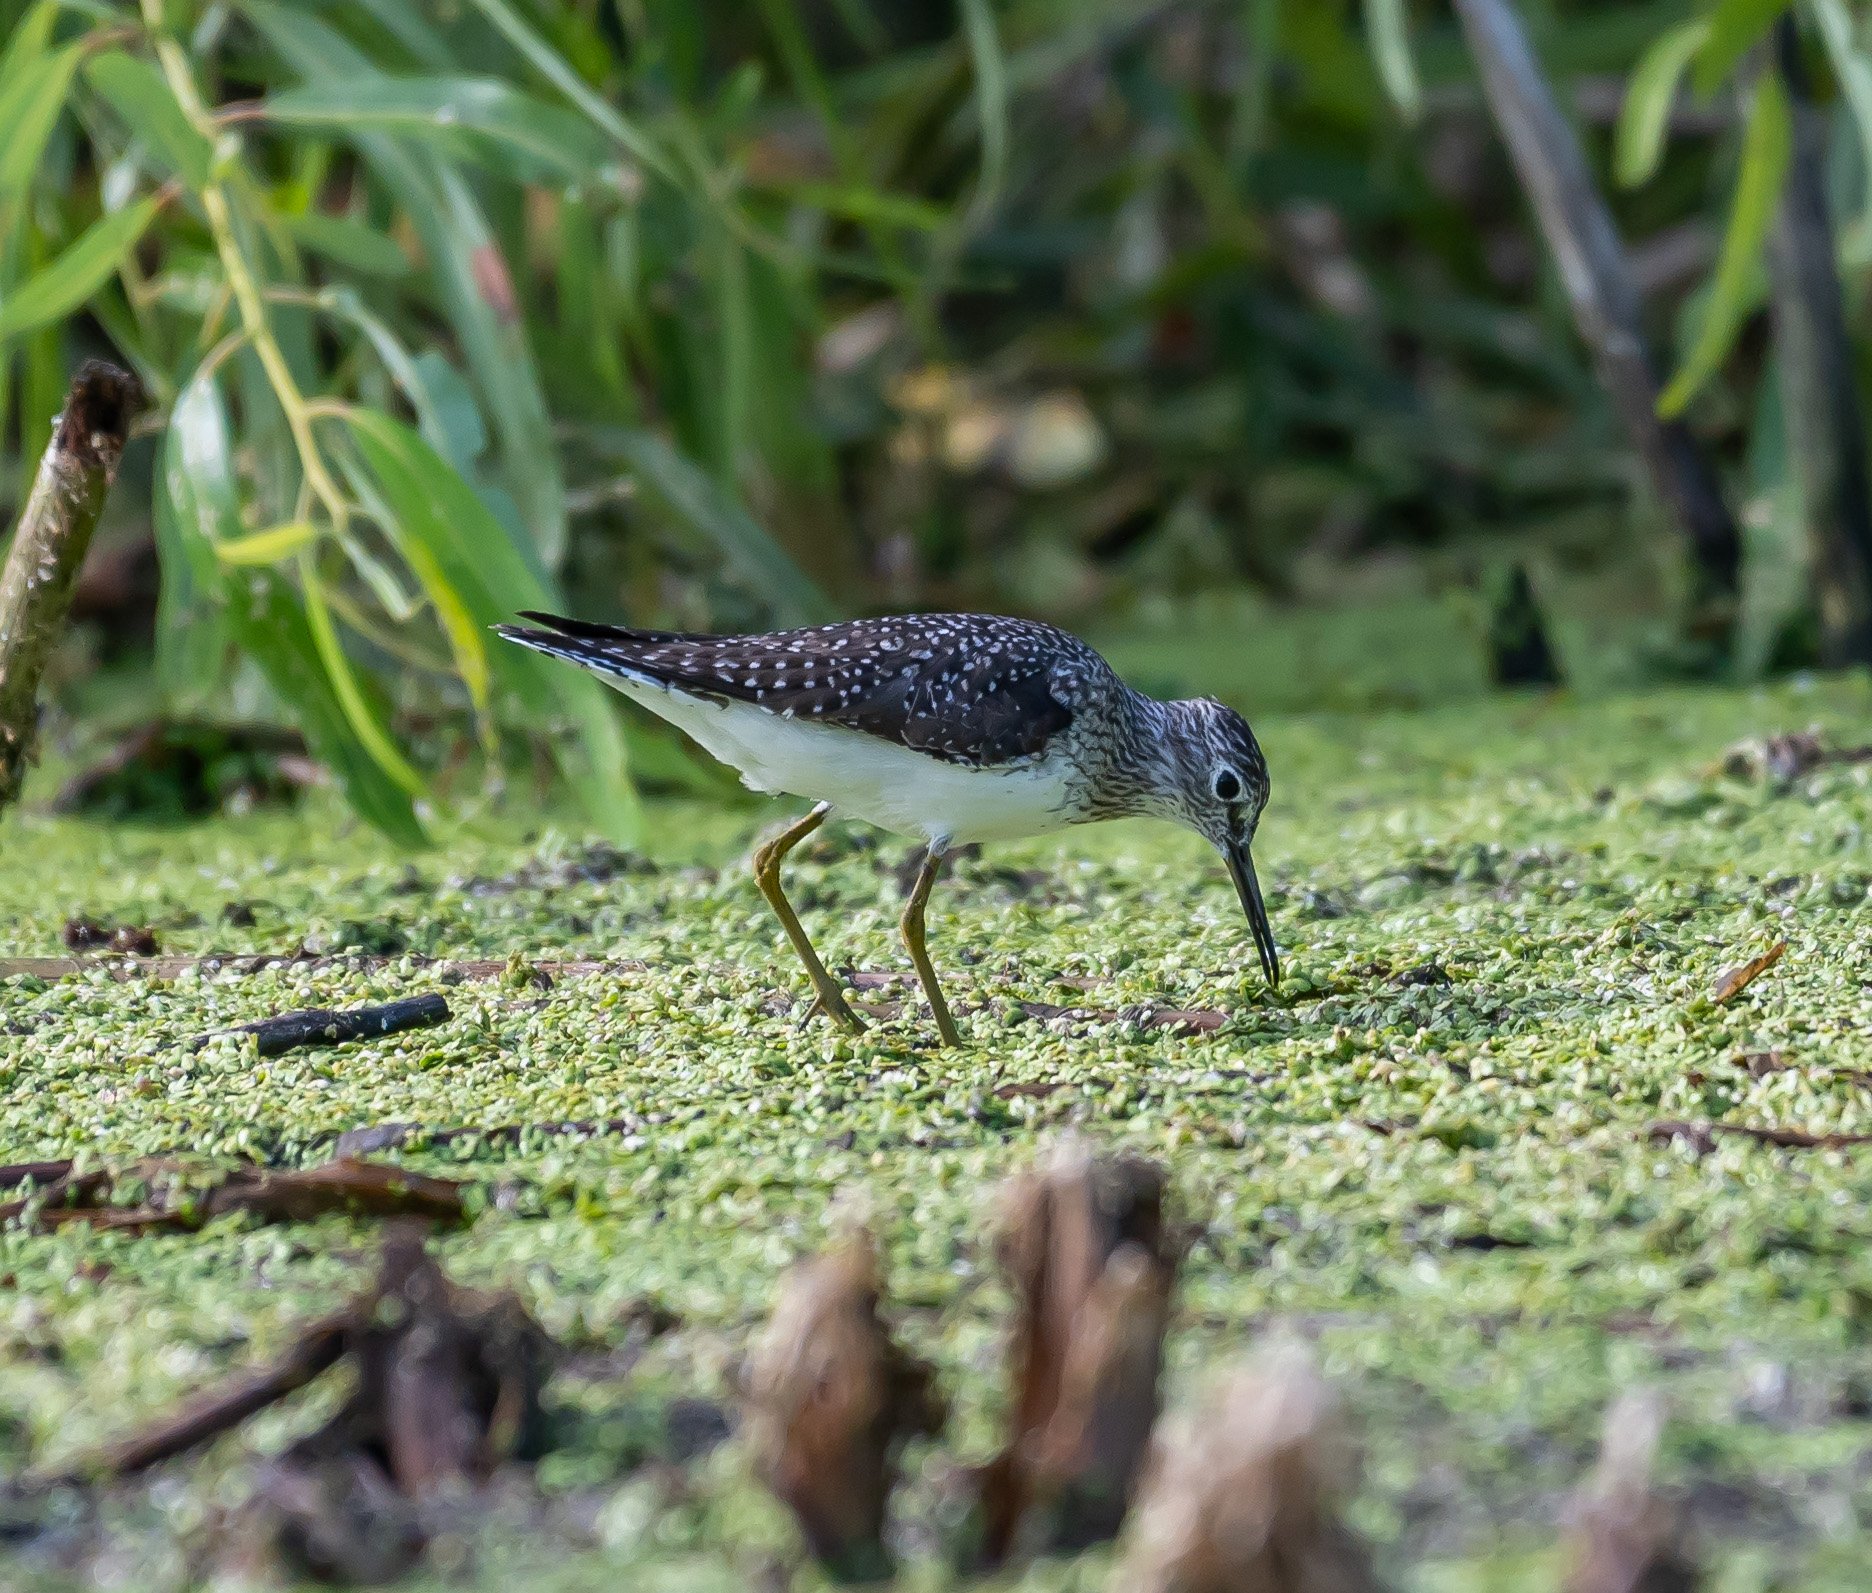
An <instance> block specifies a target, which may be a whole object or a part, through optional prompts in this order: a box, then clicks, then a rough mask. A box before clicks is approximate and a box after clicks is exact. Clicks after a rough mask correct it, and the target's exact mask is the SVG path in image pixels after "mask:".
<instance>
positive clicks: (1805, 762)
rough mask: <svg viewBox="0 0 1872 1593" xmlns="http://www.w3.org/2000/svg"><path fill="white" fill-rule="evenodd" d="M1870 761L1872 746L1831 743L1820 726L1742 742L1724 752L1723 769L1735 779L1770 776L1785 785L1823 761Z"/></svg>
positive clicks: (1767, 779) (1818, 765)
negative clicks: (1844, 745)
mask: <svg viewBox="0 0 1872 1593" xmlns="http://www.w3.org/2000/svg"><path fill="white" fill-rule="evenodd" d="M1866 762H1872V747H1829V746H1828V745H1827V744H1826V742H1825V741H1823V740H1822V739H1821V735H1820V731H1819V730H1818V729H1817V728H1816V729H1811V730H1793V731H1784V732H1782V733H1781V734H1779V735H1773V736H1764V737H1763V738H1762V739H1761V740H1759V741H1743V742H1738V743H1737V744H1736V745H1735V746H1733V747H1731V748H1730V749H1729V751H1728V752H1727V753H1725V754H1724V755H1723V761H1722V772H1723V773H1724V774H1726V775H1728V776H1729V777H1730V778H1731V779H1735V780H1766V781H1768V782H1769V783H1770V784H1772V785H1775V786H1779V787H1782V788H1784V789H1785V788H1786V787H1787V786H1790V785H1792V784H1793V783H1794V782H1795V781H1796V780H1798V779H1799V778H1800V777H1801V776H1802V775H1804V774H1811V773H1813V771H1814V770H1815V769H1818V768H1821V767H1822V766H1823V765H1826V764H1830V763H1849V764H1850V763H1866Z"/></svg>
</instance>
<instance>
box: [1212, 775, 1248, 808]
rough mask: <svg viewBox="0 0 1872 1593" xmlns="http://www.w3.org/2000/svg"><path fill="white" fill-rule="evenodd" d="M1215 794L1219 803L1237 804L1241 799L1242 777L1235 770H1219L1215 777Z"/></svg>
mask: <svg viewBox="0 0 1872 1593" xmlns="http://www.w3.org/2000/svg"><path fill="white" fill-rule="evenodd" d="M1215 794H1216V800H1217V801H1218V802H1237V801H1239V800H1240V799H1241V794H1242V783H1241V776H1240V775H1238V774H1237V773H1236V772H1235V771H1234V770H1233V769H1218V770H1216V777H1215Z"/></svg>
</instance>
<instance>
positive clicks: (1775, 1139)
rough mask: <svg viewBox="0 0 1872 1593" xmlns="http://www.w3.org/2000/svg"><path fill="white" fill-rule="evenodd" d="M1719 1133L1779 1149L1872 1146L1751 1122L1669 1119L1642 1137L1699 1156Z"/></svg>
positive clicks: (1868, 1137)
mask: <svg viewBox="0 0 1872 1593" xmlns="http://www.w3.org/2000/svg"><path fill="white" fill-rule="evenodd" d="M1722 1134H1728V1135H1731V1136H1733V1137H1735V1138H1738V1139H1752V1140H1754V1141H1755V1142H1756V1143H1757V1144H1758V1145H1773V1146H1776V1147H1778V1148H1779V1149H1781V1150H1847V1149H1850V1148H1851V1147H1853V1146H1855V1145H1872V1134H1848V1133H1835V1134H1815V1133H1810V1132H1809V1131H1808V1130H1807V1129H1804V1128H1759V1127H1757V1126H1756V1125H1755V1124H1753V1123H1692V1122H1686V1121H1683V1120H1680V1119H1676V1118H1669V1119H1664V1120H1661V1121H1659V1122H1656V1123H1651V1124H1648V1125H1647V1126H1646V1128H1645V1138H1647V1139H1648V1140H1650V1141H1651V1142H1652V1143H1653V1144H1654V1145H1668V1144H1669V1143H1670V1142H1671V1141H1672V1140H1682V1141H1683V1142H1684V1143H1685V1144H1686V1145H1688V1146H1690V1147H1691V1149H1693V1150H1694V1151H1695V1152H1696V1153H1697V1155H1699V1156H1707V1155H1709V1153H1710V1152H1711V1151H1713V1150H1715V1148H1716V1140H1717V1136H1719V1135H1722Z"/></svg>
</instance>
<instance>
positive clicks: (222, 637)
mask: <svg viewBox="0 0 1872 1593" xmlns="http://www.w3.org/2000/svg"><path fill="white" fill-rule="evenodd" d="M233 457H234V444H233V440H232V438H231V437H230V436H229V432H228V419H227V411H226V408H225V407H224V406H223V404H222V402H221V393H220V389H219V388H217V387H216V386H215V382H214V378H213V376H212V374H210V373H202V374H198V375H196V376H194V377H193V378H191V379H190V380H189V381H188V382H187V383H185V384H184V386H183V388H182V390H181V392H180V393H178V394H177V395H176V400H175V403H174V404H173V405H172V406H171V408H170V411H169V429H168V431H167V432H166V433H165V435H164V437H163V444H162V453H161V459H160V464H159V466H158V478H157V492H156V557H157V562H158V564H159V566H160V568H161V571H162V583H161V585H160V586H159V587H158V589H157V597H156V679H157V682H158V684H159V685H160V686H161V687H162V688H163V690H164V691H165V692H167V693H168V694H169V695H170V696H171V697H173V698H174V699H176V700H177V701H180V702H192V701H194V700H196V699H199V698H201V697H203V696H205V695H206V694H207V693H209V692H212V691H213V690H214V689H215V687H216V685H217V684H218V683H219V681H220V679H221V670H222V664H223V662H224V660H225V655H226V653H227V649H228V644H229V634H228V625H227V617H226V615H225V614H224V613H223V612H222V609H221V606H220V603H219V601H218V598H217V594H218V592H219V589H220V579H221V572H220V569H219V568H218V566H217V562H216V559H215V555H214V544H215V543H216V542H219V541H221V540H223V539H225V538H229V537H234V536H237V535H238V534H239V533H240V529H241V522H240V500H239V497H238V494H237V491H236V488H235V483H234V464H233Z"/></svg>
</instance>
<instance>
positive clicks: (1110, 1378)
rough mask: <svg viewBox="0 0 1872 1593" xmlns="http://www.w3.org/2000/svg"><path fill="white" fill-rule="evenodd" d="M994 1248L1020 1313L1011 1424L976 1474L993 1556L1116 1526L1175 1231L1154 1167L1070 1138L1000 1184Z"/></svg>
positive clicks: (1162, 1316)
mask: <svg viewBox="0 0 1872 1593" xmlns="http://www.w3.org/2000/svg"><path fill="white" fill-rule="evenodd" d="M996 1249H997V1253H998V1256H999V1258H1000V1261H1001V1265H1002V1267H1003V1268H1004V1270H1005V1271H1006V1272H1007V1274H1008V1277H1009V1280H1010V1282H1011V1283H1012V1285H1013V1287H1014V1292H1015V1294H1016V1296H1017V1297H1018V1299H1019V1301H1020V1320H1019V1325H1018V1326H1017V1328H1016V1332H1015V1337H1014V1341H1013V1345H1012V1357H1011V1359H1012V1367H1013V1378H1014V1391H1015V1410H1014V1416H1013V1431H1012V1433H1011V1435H1010V1437H1009V1441H1008V1444H1007V1447H1006V1448H1005V1449H1004V1450H1003V1451H1002V1452H1001V1454H1000V1455H998V1456H997V1457H996V1458H995V1459H994V1460H993V1461H991V1462H990V1463H989V1464H988V1465H987V1466H986V1467H984V1468H983V1469H982V1471H981V1472H980V1474H979V1476H978V1478H977V1482H978V1486H979V1498H980V1504H981V1529H982V1542H981V1549H982V1555H983V1559H984V1560H985V1562H986V1563H987V1564H989V1565H998V1564H1000V1563H1002V1562H1003V1561H1005V1560H1006V1559H1008V1558H1009V1557H1010V1556H1011V1555H1014V1554H1017V1553H1020V1554H1026V1553H1039V1552H1046V1551H1049V1550H1054V1549H1077V1548H1084V1547H1085V1546H1087V1545H1089V1544H1092V1543H1097V1542H1101V1541H1103V1540H1104V1539H1107V1538H1110V1537H1112V1536H1114V1535H1115V1534H1116V1532H1117V1531H1118V1528H1119V1525H1120V1523H1121V1522H1122V1521H1123V1519H1124V1513H1125V1510H1126V1508H1127V1506H1128V1505H1129V1503H1130V1500H1131V1495H1132V1492H1133V1490H1134V1488H1135V1487H1136V1483H1137V1478H1138V1474H1139V1472H1140V1470H1141V1469H1142V1467H1143V1464H1144V1459H1145V1455H1146V1452H1147V1449H1148V1446H1149V1443H1150V1431H1151V1425H1152V1423H1153V1422H1154V1421H1155V1420H1156V1417H1157V1409H1158V1389H1157V1383H1158V1376H1159V1373H1160V1371H1161V1368H1162V1361H1163V1338H1164V1331H1165V1328H1166V1327H1167V1325H1168V1321H1169V1312H1170V1294H1171V1288H1172V1286H1173V1284H1174V1282H1175V1279H1176V1270H1177V1266H1178V1264H1179V1262H1180V1261H1181V1259H1182V1249H1183V1244H1182V1241H1181V1239H1180V1238H1179V1237H1177V1236H1173V1235H1172V1234H1171V1233H1170V1232H1169V1231H1168V1230H1167V1228H1166V1224H1165V1219H1164V1175H1163V1170H1162V1169H1161V1168H1159V1167H1157V1166H1156V1165H1154V1164H1153V1163H1150V1162H1146V1161H1142V1160H1139V1159H1136V1158H1131V1157H1101V1156H1097V1155H1095V1154H1094V1153H1093V1152H1092V1150H1091V1149H1090V1148H1089V1147H1087V1146H1086V1145H1084V1144H1083V1143H1080V1142H1077V1141H1071V1142H1068V1143H1067V1144H1065V1145H1063V1146H1061V1147H1060V1148H1059V1150H1058V1151H1056V1152H1055V1153H1054V1154H1053V1155H1052V1157H1051V1158H1050V1159H1049V1160H1048V1161H1047V1162H1046V1163H1045V1164H1044V1165H1043V1166H1041V1167H1040V1168H1038V1169H1036V1170H1035V1171H1033V1172H1029V1173H1026V1174H1024V1175H1022V1176H1021V1177H1019V1178H1016V1179H1015V1180H1014V1181H1013V1182H1012V1183H1011V1184H1010V1185H1009V1186H1008V1188H1007V1189H1006V1191H1005V1192H1004V1194H1003V1197H1002V1203H1001V1220H1000V1225H999V1235H998V1239H997V1245H996Z"/></svg>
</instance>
